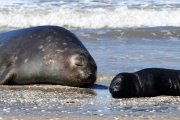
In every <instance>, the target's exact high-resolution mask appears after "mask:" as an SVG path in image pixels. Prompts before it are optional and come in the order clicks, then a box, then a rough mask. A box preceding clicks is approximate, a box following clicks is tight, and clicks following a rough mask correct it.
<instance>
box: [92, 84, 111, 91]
mask: <svg viewBox="0 0 180 120" xmlns="http://www.w3.org/2000/svg"><path fill="white" fill-rule="evenodd" d="M90 88H91V89H94V90H96V89H97V90H107V89H108V86H106V85H100V84H94V85H92V86H91V87H90Z"/></svg>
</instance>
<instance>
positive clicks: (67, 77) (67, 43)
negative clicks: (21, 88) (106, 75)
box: [0, 26, 97, 87]
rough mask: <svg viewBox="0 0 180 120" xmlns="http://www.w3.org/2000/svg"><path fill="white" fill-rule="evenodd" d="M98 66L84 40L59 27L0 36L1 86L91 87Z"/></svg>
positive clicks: (47, 27) (7, 33) (33, 28)
mask: <svg viewBox="0 0 180 120" xmlns="http://www.w3.org/2000/svg"><path fill="white" fill-rule="evenodd" d="M96 72H97V66H96V63H95V61H94V59H93V58H92V57H91V55H90V54H89V52H88V51H87V49H86V48H85V47H84V45H83V44H82V43H81V41H80V40H79V39H78V38H77V37H76V36H75V35H74V34H73V33H71V32H70V31H68V30H66V29H65V28H62V27H58V26H37V27H31V28H25V29H19V30H14V31H10V32H6V33H2V34H0V84H1V85H4V84H6V85H8V84H13V85H23V84H24V85H25V84H60V85H68V86H75V87H87V86H90V85H92V84H93V83H94V82H95V81H96Z"/></svg>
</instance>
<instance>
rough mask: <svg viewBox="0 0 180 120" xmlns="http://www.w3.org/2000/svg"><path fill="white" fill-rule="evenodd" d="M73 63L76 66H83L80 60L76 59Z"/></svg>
mask: <svg viewBox="0 0 180 120" xmlns="http://www.w3.org/2000/svg"><path fill="white" fill-rule="evenodd" d="M75 65H77V66H83V65H84V64H83V62H82V60H77V61H76V62H75Z"/></svg>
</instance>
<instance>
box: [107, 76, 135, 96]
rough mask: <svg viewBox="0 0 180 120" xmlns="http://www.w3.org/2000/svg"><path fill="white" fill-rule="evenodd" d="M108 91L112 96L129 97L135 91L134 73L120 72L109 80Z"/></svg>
mask: <svg viewBox="0 0 180 120" xmlns="http://www.w3.org/2000/svg"><path fill="white" fill-rule="evenodd" d="M109 91H110V93H111V94H112V97H114V98H129V97H132V96H133V94H134V92H135V85H134V75H133V74H131V73H120V74H118V75H116V76H115V77H114V78H113V80H112V81H111V84H110V87H109Z"/></svg>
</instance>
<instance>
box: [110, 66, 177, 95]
mask: <svg viewBox="0 0 180 120" xmlns="http://www.w3.org/2000/svg"><path fill="white" fill-rule="evenodd" d="M109 90H110V93H111V94H112V97H114V98H130V97H153V96H158V95H171V96H178V95H180V70H171V69H162V68H147V69H143V70H140V71H137V72H134V73H120V74H118V75H116V76H115V77H114V78H113V80H112V81H111V84H110V87H109Z"/></svg>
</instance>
